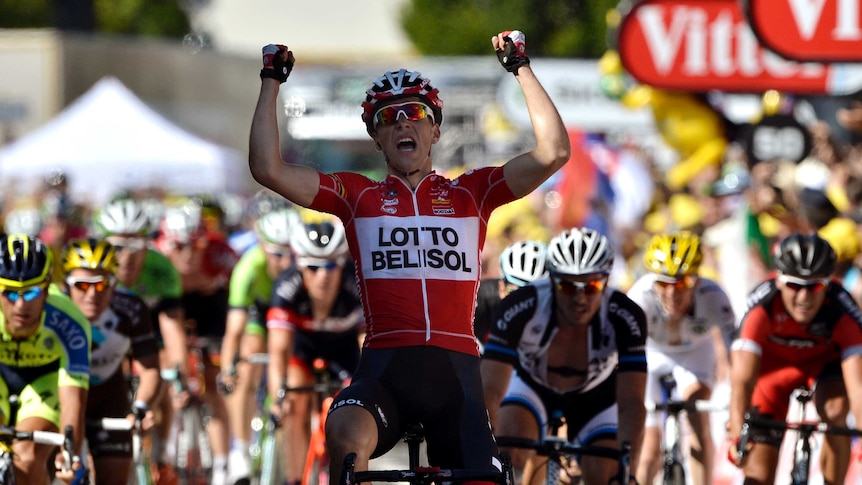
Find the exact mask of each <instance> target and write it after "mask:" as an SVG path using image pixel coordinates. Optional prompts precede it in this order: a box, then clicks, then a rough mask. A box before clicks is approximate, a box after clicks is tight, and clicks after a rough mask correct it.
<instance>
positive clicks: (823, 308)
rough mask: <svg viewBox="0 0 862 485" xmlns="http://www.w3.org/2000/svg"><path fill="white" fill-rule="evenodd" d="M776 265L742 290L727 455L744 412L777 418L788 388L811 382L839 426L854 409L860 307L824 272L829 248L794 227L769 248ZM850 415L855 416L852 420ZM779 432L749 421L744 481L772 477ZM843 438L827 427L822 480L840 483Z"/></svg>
mask: <svg viewBox="0 0 862 485" xmlns="http://www.w3.org/2000/svg"><path fill="white" fill-rule="evenodd" d="M773 257H774V261H775V266H776V268H777V272H776V273H775V274H773V275H771V276H770V277H769V278H768V279H766V281H764V282H762V283H761V284H760V285H758V286H757V287H756V288H755V289H754V290H753V291H752V292H751V295H750V296H749V307H748V312H747V313H746V314H745V316H744V317H743V319H742V323H741V326H740V330H739V337H738V338H737V339H736V340H735V341H734V342H733V344H732V347H731V355H730V357H731V364H730V384H731V388H730V420H729V422H728V437H729V438H730V439H731V440H732V441H731V442H732V444H733V446H731V459H732V460H733V461H734V462H735V463H736V460H735V458H736V456H737V455H736V451H737V450H736V445H737V444H738V442H739V435H740V431H741V429H742V424H743V420H744V415H745V413H746V412H747V411H749V410H753V411H755V412H757V413H758V414H760V415H764V416H766V417H768V418H771V419H774V420H778V421H784V420H785V419H786V416H787V410H788V407H789V401H790V396H791V394H792V393H793V391H794V389H796V388H798V387H800V386H808V385H811V384H812V383H814V382H816V389H815V391H814V404H815V407H816V409H817V413H818V414H819V415H820V419H821V420H823V421H824V422H825V423H827V424H831V425H836V426H846V425H847V423H846V418H847V412H848V406H847V399H848V398H849V409H850V411H852V412H853V415H854V416H862V312H860V309H859V307H858V306H856V303H855V302H854V300H853V297H852V296H850V294H849V293H847V291H846V290H844V289H843V288H842V287H841V284H840V283H839V282H837V281H836V280H833V279H832V274H833V272H834V270H835V261H836V257H835V252H834V251H833V250H832V247H831V246H829V243H827V242H826V241H825V240H824V239H822V238H821V237H819V236H817V235H816V234H799V233H795V234H792V235H790V236H788V237H787V238H785V239H784V240H782V241H781V242H780V243H779V244H778V245H777V246H776V248H775V251H774V253H773ZM857 422H858V421H857ZM782 439H783V433H782V432H780V431H772V430H765V429H759V428H757V427H754V428H752V429H751V432H750V438H749V441H750V442H753V444H752V445H751V449H750V450H748V452H747V453H746V459H745V461H744V462H743V463H742V464H740V463H736V464H737V465H738V466H741V468H742V471H743V472H744V474H745V482H744V483H746V484H767V483H768V484H772V483H773V482H774V481H775V468H776V466H777V464H778V457H779V447H780V446H781V441H782ZM849 463H850V439H849V438H848V437H843V436H834V435H829V434H827V435H826V436H825V437H824V440H823V447H822V449H821V450H820V469H821V472H822V473H823V481H824V483H827V484H842V483H844V477H845V475H846V473H847V468H848V466H849Z"/></svg>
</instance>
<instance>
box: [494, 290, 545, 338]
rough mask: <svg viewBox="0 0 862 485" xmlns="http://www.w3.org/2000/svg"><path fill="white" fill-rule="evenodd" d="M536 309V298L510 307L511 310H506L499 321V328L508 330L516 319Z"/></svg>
mask: <svg viewBox="0 0 862 485" xmlns="http://www.w3.org/2000/svg"><path fill="white" fill-rule="evenodd" d="M534 308H536V297H535V296H534V297H531V298H528V299H526V300H524V301H519V302H517V303H515V304H514V305H511V306H509V308H506V310H505V311H504V312H503V318H501V319H499V320H497V323H496V325H497V328H499V329H500V330H506V329H507V328H508V327H509V322H511V321H512V320H513V319H514V318H515V317H517V316H518V315H520V314H521V313H523V312H525V311H532V310H533V309H534Z"/></svg>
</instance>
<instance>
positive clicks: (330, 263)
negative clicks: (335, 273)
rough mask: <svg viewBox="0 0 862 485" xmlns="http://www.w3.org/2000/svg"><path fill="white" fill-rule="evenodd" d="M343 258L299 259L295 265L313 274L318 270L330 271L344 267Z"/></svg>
mask: <svg viewBox="0 0 862 485" xmlns="http://www.w3.org/2000/svg"><path fill="white" fill-rule="evenodd" d="M344 262H345V260H344V258H338V259H318V258H307V259H306V258H301V259H300V260H299V261H297V262H296V264H297V265H298V266H299V267H301V268H305V269H308V270H310V271H312V272H314V273H316V272H317V271H318V270H321V269H325V270H326V271H332V270H334V269H335V268H338V267H340V266H343V265H344Z"/></svg>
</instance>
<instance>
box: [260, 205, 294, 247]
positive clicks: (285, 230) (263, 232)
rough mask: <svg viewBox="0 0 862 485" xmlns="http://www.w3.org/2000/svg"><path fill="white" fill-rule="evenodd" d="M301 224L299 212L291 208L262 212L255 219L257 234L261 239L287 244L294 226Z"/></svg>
mask: <svg viewBox="0 0 862 485" xmlns="http://www.w3.org/2000/svg"><path fill="white" fill-rule="evenodd" d="M297 225H302V220H301V219H300V217H299V213H297V212H296V210H295V209H293V208H284V209H279V210H277V211H273V212H270V213H268V214H264V215H263V216H261V217H260V219H258V220H257V224H256V227H257V234H258V237H260V238H261V239H262V240H263V241H265V242H268V243H271V244H278V245H280V246H287V245H289V244H290V238H291V235H292V232H293V228H294V226H297Z"/></svg>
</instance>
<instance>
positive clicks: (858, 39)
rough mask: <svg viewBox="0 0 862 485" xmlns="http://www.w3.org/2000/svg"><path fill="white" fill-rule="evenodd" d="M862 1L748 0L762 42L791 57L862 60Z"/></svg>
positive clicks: (747, 8)
mask: <svg viewBox="0 0 862 485" xmlns="http://www.w3.org/2000/svg"><path fill="white" fill-rule="evenodd" d="M860 3H862V2H860V0H813V1H812V0H744V2H743V4H744V8H745V13H746V16H747V17H748V22H749V25H751V29H752V31H753V32H754V34H755V35H756V36H757V38H758V39H760V42H761V44H763V45H764V46H765V47H767V48H769V49H771V50H773V51H775V52H776V53H778V54H780V55H782V56H784V57H785V58H787V59H793V60H797V61H818V62H858V61H862V28H860Z"/></svg>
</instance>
